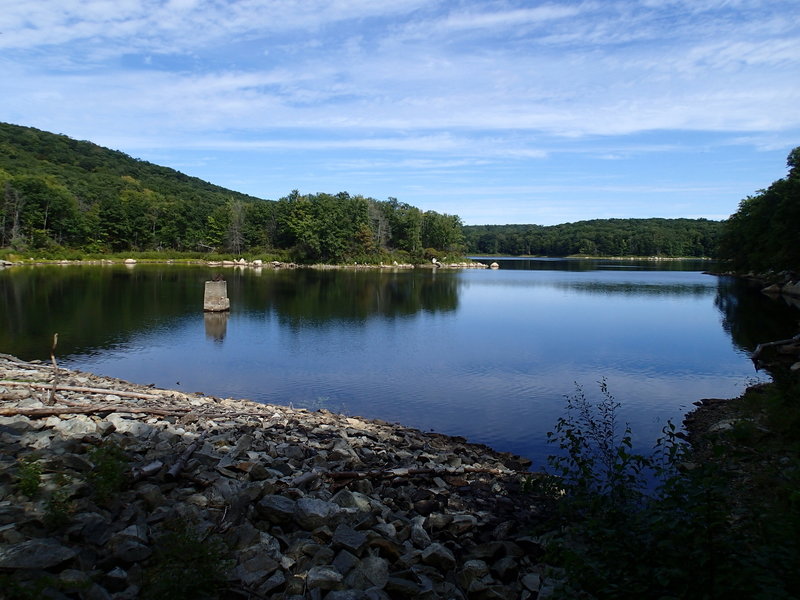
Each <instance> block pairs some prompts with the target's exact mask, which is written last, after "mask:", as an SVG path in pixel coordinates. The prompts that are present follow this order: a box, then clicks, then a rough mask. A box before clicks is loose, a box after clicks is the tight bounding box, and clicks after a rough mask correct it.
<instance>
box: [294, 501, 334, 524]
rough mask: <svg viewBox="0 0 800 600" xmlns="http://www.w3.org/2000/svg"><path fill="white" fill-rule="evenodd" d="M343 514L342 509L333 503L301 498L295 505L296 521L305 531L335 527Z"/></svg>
mask: <svg viewBox="0 0 800 600" xmlns="http://www.w3.org/2000/svg"><path fill="white" fill-rule="evenodd" d="M341 513H342V509H341V507H340V506H339V505H338V504H334V503H333V502H326V501H325V500H319V499H317V498H300V500H298V501H297V503H296V504H295V509H294V519H295V521H297V523H298V525H300V526H301V527H302V528H303V529H306V530H308V531H311V530H313V529H316V528H317V527H322V526H323V525H328V526H331V525H334V524H335V521H336V520H337V519H338V517H339V515H340V514H341Z"/></svg>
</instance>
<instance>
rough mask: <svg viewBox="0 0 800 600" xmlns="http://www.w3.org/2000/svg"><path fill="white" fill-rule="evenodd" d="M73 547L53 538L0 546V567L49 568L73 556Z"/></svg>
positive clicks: (74, 552)
mask: <svg viewBox="0 0 800 600" xmlns="http://www.w3.org/2000/svg"><path fill="white" fill-rule="evenodd" d="M76 554H77V552H76V551H75V550H74V549H73V548H69V547H67V546H64V545H62V544H61V543H60V542H59V541H58V540H55V539H53V538H41V539H33V540H27V541H25V542H21V543H19V544H13V545H10V546H0V568H4V569H49V568H50V567H54V566H56V565H59V564H61V563H63V562H65V561H68V560H70V559H72V558H74V557H75V555H76Z"/></svg>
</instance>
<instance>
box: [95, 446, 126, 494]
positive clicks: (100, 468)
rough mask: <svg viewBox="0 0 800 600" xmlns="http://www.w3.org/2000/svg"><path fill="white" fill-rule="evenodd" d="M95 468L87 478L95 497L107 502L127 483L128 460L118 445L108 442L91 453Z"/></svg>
mask: <svg viewBox="0 0 800 600" xmlns="http://www.w3.org/2000/svg"><path fill="white" fill-rule="evenodd" d="M89 460H91V461H92V463H93V465H94V467H93V468H92V470H91V471H90V472H89V475H88V477H87V480H88V482H89V483H90V484H91V486H92V492H93V494H94V496H95V497H96V498H97V499H98V500H100V501H101V502H105V501H107V500H109V499H110V498H111V496H112V495H113V494H114V493H115V492H118V491H120V490H121V489H122V488H123V486H124V484H125V481H126V472H127V470H128V458H127V456H126V455H125V452H124V451H123V450H122V448H120V447H119V446H118V445H116V444H114V443H110V442H107V443H105V444H103V445H102V446H97V447H96V448H93V449H92V450H91V451H90V452H89Z"/></svg>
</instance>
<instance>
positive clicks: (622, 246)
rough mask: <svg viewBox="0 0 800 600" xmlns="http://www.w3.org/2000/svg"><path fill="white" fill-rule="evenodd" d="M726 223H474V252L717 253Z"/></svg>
mask: <svg viewBox="0 0 800 600" xmlns="http://www.w3.org/2000/svg"><path fill="white" fill-rule="evenodd" d="M722 226H723V222H722V221H710V220H708V219H655V218H654V219H594V220H591V221H578V222H575V223H564V224H562V225H549V226H545V225H468V226H465V227H464V240H465V243H466V247H467V253H469V254H504V255H510V256H520V255H531V256H570V255H575V254H583V255H588V256H664V257H680V256H684V257H713V256H716V253H717V245H718V242H719V236H720V233H721V231H722Z"/></svg>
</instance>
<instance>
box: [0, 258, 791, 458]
mask: <svg viewBox="0 0 800 600" xmlns="http://www.w3.org/2000/svg"><path fill="white" fill-rule="evenodd" d="M545 262H547V264H548V265H553V266H554V267H555V265H557V261H549V262H548V261H545ZM568 264H569V266H570V268H569V269H562V268H547V269H537V270H528V271H525V270H522V269H510V268H502V269H500V270H498V271H489V270H480V271H477V270H476V271H462V272H452V271H438V272H431V271H430V270H427V269H426V270H420V271H408V272H407V271H401V272H383V271H312V270H299V271H274V270H272V269H264V270H263V271H262V272H260V273H256V272H254V271H252V270H241V269H236V270H234V269H222V268H215V269H211V268H206V267H187V266H175V267H169V266H160V265H158V266H154V265H144V264H139V265H137V267H136V268H135V269H132V270H128V269H126V268H124V267H113V268H110V267H102V268H100V267H67V268H63V267H59V268H36V269H13V270H5V271H0V351H2V352H9V353H12V354H17V355H19V356H21V357H23V358H28V359H32V358H40V359H47V357H48V352H49V347H50V343H51V341H52V335H53V333H56V332H58V333H59V362H60V364H63V365H64V366H69V367H72V368H79V369H85V370H89V371H94V372H99V373H103V374H108V375H112V376H115V377H121V378H123V379H128V380H132V381H138V382H142V383H151V382H152V383H155V384H156V385H158V386H162V387H167V388H172V387H175V386H177V385H179V389H182V390H185V391H202V392H206V393H208V394H213V395H220V396H232V397H245V398H250V399H253V400H257V401H263V402H274V403H279V404H293V405H295V406H317V405H320V404H321V403H326V404H327V405H328V406H331V407H336V408H337V409H338V407H346V410H347V412H350V413H352V414H359V415H363V416H366V417H373V418H381V419H385V420H390V421H399V422H402V423H404V424H407V425H410V426H413V427H418V428H420V429H435V430H437V431H441V432H444V433H450V434H454V435H463V436H465V437H467V438H469V439H470V440H472V441H476V442H482V443H486V444H490V445H492V446H495V447H497V448H498V449H501V450H506V451H512V452H518V453H521V454H525V455H527V456H530V457H531V458H533V459H535V460H536V462H537V464H541V463H542V458H543V456H545V454H546V452H547V448H546V444H545V442H544V440H545V439H546V432H547V431H548V430H550V429H551V428H552V425H553V423H554V422H555V420H556V419H557V418H558V417H559V416H561V415H562V411H563V406H564V403H563V397H564V395H568V394H570V393H572V392H573V391H574V386H573V382H576V381H577V382H579V383H580V384H581V385H583V386H584V388H585V389H586V390H587V391H590V390H593V389H594V387H595V385H594V382H596V381H598V380H600V379H602V378H606V379H607V381H608V383H609V386H610V388H611V390H612V392H613V393H614V395H615V397H617V399H618V400H620V401H621V402H622V403H623V406H624V409H623V410H624V414H623V415H622V417H621V418H622V419H624V420H625V421H628V422H630V423H631V425H632V427H633V428H634V431H636V432H637V434H638V435H639V436H640V437H639V439H643V440H644V441H643V445H644V446H645V447H649V440H651V439H654V438H655V437H656V436H658V434H659V433H660V430H661V427H662V425H663V423H664V421H665V420H666V419H668V418H671V419H673V420H675V421H676V422H680V418H681V415H682V414H683V413H684V412H685V411H686V410H688V409H690V408H691V406H692V402H694V401H696V400H698V399H700V398H705V397H729V396H732V395H735V394H737V393H740V392H741V390H742V389H743V387H744V385H745V384H746V383H747V382H748V380H749V379H750V378H752V377H753V376H755V375H756V373H755V372H754V371H753V367H752V363H750V361H749V360H748V358H747V356H746V354H745V353H744V350H750V349H752V348H753V347H754V346H755V344H757V343H758V342H761V341H765V340H768V339H781V338H785V337H789V336H790V335H792V334H793V333H794V327H795V325H796V321H797V313H796V312H793V311H791V310H790V309H789V308H788V307H787V306H786V305H785V303H783V302H780V301H772V300H769V299H768V298H766V297H764V296H763V295H761V294H760V293H758V292H751V291H748V290H746V289H741V286H740V285H739V282H736V281H734V280H730V279H728V278H715V277H712V276H709V275H703V274H702V273H700V272H698V271H684V270H680V269H675V270H669V271H658V270H654V269H653V268H652V267H653V266H655V264H654V263H647V267H648V268H646V269H638V268H637V267H636V265H626V264H625V263H614V265H613V266H609V267H608V268H605V267H600V266H598V267H597V269H596V270H593V271H592V270H585V269H584V267H585V266H587V265H590V264H592V263H591V261H585V262H582V263H571V262H570V263H568ZM574 264H578V265H579V267H580V268H572V267H573V266H574ZM668 264H672V266H675V265H674V264H673V263H658V266H667V265H668ZM215 274H223V275H224V276H225V279H226V281H227V284H228V295H229V297H230V300H231V311H230V313H227V314H221V315H211V314H209V315H208V316H204V317H203V321H202V322H201V319H200V314H201V313H202V308H203V306H202V305H203V302H202V301H203V292H204V286H205V282H206V281H207V280H209V279H212V278H213V276H214V275H215ZM217 319H219V320H217ZM720 323H722V327H721V326H720ZM787 334H788V335H787ZM731 339H733V340H734V342H735V346H734V344H733V343H732V342H731ZM176 382H181V384H177V383H176ZM648 436H651V437H650V438H649V439H648Z"/></svg>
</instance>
